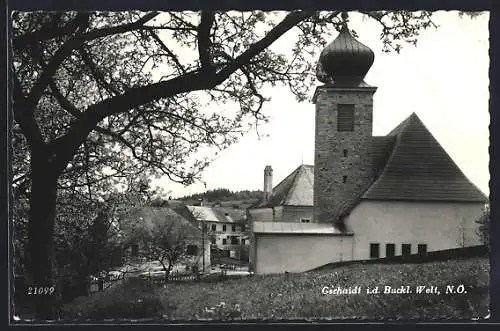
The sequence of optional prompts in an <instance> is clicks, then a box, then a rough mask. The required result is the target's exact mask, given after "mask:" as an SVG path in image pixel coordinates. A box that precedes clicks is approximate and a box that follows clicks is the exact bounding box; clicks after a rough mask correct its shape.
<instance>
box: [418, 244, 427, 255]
mask: <svg viewBox="0 0 500 331" xmlns="http://www.w3.org/2000/svg"><path fill="white" fill-rule="evenodd" d="M418 254H420V255H425V254H427V244H418Z"/></svg>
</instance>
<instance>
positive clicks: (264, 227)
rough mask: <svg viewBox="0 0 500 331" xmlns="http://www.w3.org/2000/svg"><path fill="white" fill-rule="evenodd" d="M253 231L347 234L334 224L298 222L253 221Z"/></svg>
mask: <svg viewBox="0 0 500 331" xmlns="http://www.w3.org/2000/svg"><path fill="white" fill-rule="evenodd" d="M252 227H253V232H254V233H280V234H284V233H288V234H336V235H342V234H343V235H346V234H347V235H348V234H349V233H346V232H342V231H341V230H340V229H338V228H336V227H335V226H334V224H330V223H328V224H326V223H298V222H253V223H252Z"/></svg>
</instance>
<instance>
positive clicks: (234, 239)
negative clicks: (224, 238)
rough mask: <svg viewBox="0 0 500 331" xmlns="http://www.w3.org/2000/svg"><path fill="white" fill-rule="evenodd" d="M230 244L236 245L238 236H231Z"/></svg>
mask: <svg viewBox="0 0 500 331" xmlns="http://www.w3.org/2000/svg"><path fill="white" fill-rule="evenodd" d="M231 245H238V237H231Z"/></svg>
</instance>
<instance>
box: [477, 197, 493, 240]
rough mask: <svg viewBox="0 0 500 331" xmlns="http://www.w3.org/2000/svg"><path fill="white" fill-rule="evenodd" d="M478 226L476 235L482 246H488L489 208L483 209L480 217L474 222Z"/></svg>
mask: <svg viewBox="0 0 500 331" xmlns="http://www.w3.org/2000/svg"><path fill="white" fill-rule="evenodd" d="M476 223H477V224H478V229H477V234H478V235H479V239H480V240H481V242H482V243H483V244H484V245H488V246H489V244H490V206H489V205H488V206H486V207H485V208H484V211H483V213H482V214H481V216H479V217H478V219H477V220H476Z"/></svg>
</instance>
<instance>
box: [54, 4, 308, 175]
mask: <svg viewBox="0 0 500 331" xmlns="http://www.w3.org/2000/svg"><path fill="white" fill-rule="evenodd" d="M311 15H313V12H304V11H295V12H292V13H290V14H288V15H287V16H286V17H285V18H284V19H283V21H281V22H280V23H279V24H278V25H276V26H275V27H274V28H273V29H272V30H271V31H269V33H268V34H267V35H266V36H265V37H263V38H262V39H261V40H259V41H258V42H256V43H254V44H252V45H251V46H250V47H249V48H248V49H247V50H246V51H245V52H243V53H242V54H241V55H240V56H238V57H237V58H236V59H235V60H234V61H232V62H231V63H229V64H228V65H227V66H226V67H225V68H223V69H222V70H220V71H219V73H217V75H216V79H215V80H210V79H207V77H206V75H203V74H201V72H199V71H190V72H187V73H186V74H184V75H182V76H179V77H176V78H172V79H170V80H167V81H162V82H157V83H153V84H150V85H147V86H140V87H135V88H130V89H129V90H128V91H127V92H125V93H123V94H122V95H118V96H114V97H111V98H108V99H106V100H103V101H101V102H98V103H96V104H94V105H92V106H90V107H89V108H88V109H87V110H86V111H85V112H84V113H83V114H82V116H81V118H79V119H78V120H77V121H75V122H74V123H73V125H72V126H71V127H70V129H69V130H68V133H67V134H66V135H65V136H63V137H62V138H61V139H59V140H58V145H59V153H58V156H59V157H58V159H57V162H56V165H55V168H56V169H57V170H59V171H60V170H61V169H64V167H65V166H66V164H67V162H68V161H69V160H70V159H71V158H72V156H73V155H74V153H75V151H76V150H77V149H78V147H79V146H80V145H81V144H82V143H83V142H84V141H85V139H86V137H87V135H88V134H89V133H90V132H91V131H92V130H93V129H94V128H95V127H96V126H97V123H99V122H100V121H101V120H103V119H104V118H106V117H108V116H110V115H114V114H118V113H122V112H125V111H127V110H129V109H133V108H136V107H138V106H141V105H144V104H147V103H149V102H152V101H156V100H159V99H163V98H169V97H172V96H175V95H177V94H181V93H187V92H192V91H198V90H203V89H210V88H213V87H215V86H216V85H218V84H220V83H222V82H223V81H224V80H226V79H227V78H228V77H229V76H230V75H231V74H232V73H234V72H235V71H236V70H238V69H239V68H240V67H241V66H243V65H245V64H246V63H247V62H248V61H250V60H251V59H252V57H254V56H256V55H258V54H259V53H260V52H262V51H263V50H265V49H266V48H267V47H269V46H270V45H271V44H272V43H273V42H274V41H276V40H277V39H278V38H279V37H280V36H282V35H283V34H284V33H285V32H287V31H288V30H290V29H291V28H292V27H294V26H295V25H296V24H298V23H299V22H301V21H303V20H304V19H306V18H308V17H310V16H311Z"/></svg>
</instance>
